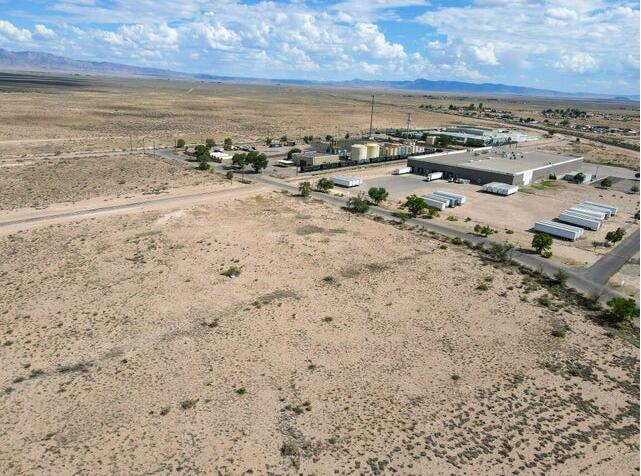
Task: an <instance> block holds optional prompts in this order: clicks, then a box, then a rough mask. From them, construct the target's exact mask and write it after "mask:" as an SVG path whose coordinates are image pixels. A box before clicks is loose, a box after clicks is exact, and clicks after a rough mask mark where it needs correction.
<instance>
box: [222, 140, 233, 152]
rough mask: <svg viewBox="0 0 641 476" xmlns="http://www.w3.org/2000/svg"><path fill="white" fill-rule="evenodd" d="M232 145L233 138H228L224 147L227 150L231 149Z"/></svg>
mask: <svg viewBox="0 0 641 476" xmlns="http://www.w3.org/2000/svg"><path fill="white" fill-rule="evenodd" d="M231 144H232V141H231V138H230V137H226V138H225V141H224V142H223V147H224V148H225V150H229V149H231Z"/></svg>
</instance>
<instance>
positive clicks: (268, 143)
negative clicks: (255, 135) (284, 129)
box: [265, 137, 273, 145]
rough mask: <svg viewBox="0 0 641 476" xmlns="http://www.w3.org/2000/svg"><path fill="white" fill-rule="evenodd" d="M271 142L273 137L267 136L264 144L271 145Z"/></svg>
mask: <svg viewBox="0 0 641 476" xmlns="http://www.w3.org/2000/svg"><path fill="white" fill-rule="evenodd" d="M272 142H273V139H272V138H271V137H268V138H267V139H265V145H271V144H272Z"/></svg>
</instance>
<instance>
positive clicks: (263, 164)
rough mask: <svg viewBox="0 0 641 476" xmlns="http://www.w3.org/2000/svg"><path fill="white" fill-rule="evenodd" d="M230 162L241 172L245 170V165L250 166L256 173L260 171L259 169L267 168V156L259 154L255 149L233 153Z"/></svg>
mask: <svg viewBox="0 0 641 476" xmlns="http://www.w3.org/2000/svg"><path fill="white" fill-rule="evenodd" d="M231 162H232V164H234V165H235V166H236V167H238V168H239V169H240V170H241V171H242V172H244V171H245V167H247V166H251V167H252V168H253V169H254V172H256V173H260V172H261V170H263V169H265V168H267V164H268V162H267V156H266V155H265V154H259V153H258V152H256V151H251V152H247V153H244V152H243V153H240V154H234V156H233V157H232V159H231Z"/></svg>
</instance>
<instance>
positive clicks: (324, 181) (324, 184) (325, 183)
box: [316, 177, 334, 192]
mask: <svg viewBox="0 0 641 476" xmlns="http://www.w3.org/2000/svg"><path fill="white" fill-rule="evenodd" d="M316 188H317V189H318V190H320V191H322V192H327V191H328V190H330V189H332V188H334V182H332V181H331V180H330V179H328V178H327V177H322V178H321V179H320V180H319V181H318V183H316Z"/></svg>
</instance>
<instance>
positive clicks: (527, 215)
mask: <svg viewBox="0 0 641 476" xmlns="http://www.w3.org/2000/svg"><path fill="white" fill-rule="evenodd" d="M398 167H399V165H398V164H395V165H390V166H381V167H370V168H357V169H354V170H350V171H349V172H344V173H345V174H347V175H350V176H354V177H359V178H362V179H363V185H361V186H359V187H354V188H352V189H344V188H340V187H337V188H335V189H333V191H332V193H337V194H343V195H357V194H359V193H367V190H369V188H370V187H384V188H385V189H386V190H387V191H388V192H389V194H390V197H389V200H388V201H387V202H386V203H385V204H384V206H387V207H390V208H398V207H400V205H401V204H402V203H403V202H404V201H405V199H406V197H407V196H408V195H411V194H415V195H419V196H420V195H425V194H427V193H432V192H435V191H437V190H443V191H450V192H454V193H460V194H463V195H465V196H466V197H467V201H466V203H465V204H464V205H462V206H459V207H456V208H446V209H445V210H444V211H443V212H441V214H440V217H438V218H436V219H435V220H437V221H441V222H444V223H447V225H448V226H451V227H453V228H457V229H461V230H464V231H467V232H469V233H473V232H474V226H475V225H477V224H481V225H489V226H490V227H492V228H493V229H494V230H496V231H497V233H496V234H495V235H492V236H493V237H494V238H496V239H498V240H501V241H506V242H509V243H511V244H512V245H514V246H515V247H519V248H524V249H531V243H532V236H533V234H532V232H531V228H532V227H533V226H534V223H535V222H536V221H537V220H540V219H542V218H545V219H554V218H556V217H558V215H559V213H560V212H561V211H563V210H565V209H566V208H570V207H572V206H574V205H576V204H577V203H579V202H580V201H582V200H591V201H596V202H603V203H611V204H613V205H616V206H618V207H619V208H620V212H619V214H618V215H616V216H614V217H612V218H610V219H609V220H607V221H605V222H604V225H603V226H602V227H601V229H599V230H598V231H586V232H585V233H584V235H583V236H582V237H581V238H579V239H578V240H577V241H575V242H569V241H563V240H555V241H554V244H553V247H552V251H553V254H554V258H553V259H557V260H560V261H561V262H564V263H567V264H570V265H572V266H589V265H591V264H593V263H594V262H595V261H596V260H597V259H598V258H599V257H601V256H603V255H604V254H606V253H607V252H609V251H610V250H611V248H606V247H605V246H603V242H604V240H605V235H606V233H607V232H608V231H612V230H615V229H616V228H617V227H624V228H627V230H628V233H630V232H631V231H632V230H633V229H635V228H636V227H638V223H637V222H636V221H635V220H634V214H635V212H636V211H637V210H639V194H638V193H624V192H617V191H607V190H602V189H598V188H595V187H594V186H592V185H575V184H569V183H567V182H565V181H563V180H559V181H556V182H549V181H548V182H545V183H546V184H550V186H541V185H540V184H533V185H532V186H530V187H526V188H525V189H524V190H523V191H521V192H519V193H517V194H515V195H511V196H509V197H502V196H498V195H492V194H488V193H483V192H481V187H480V186H477V185H473V184H469V185H461V184H457V183H448V182H446V181H444V180H436V181H433V182H426V181H425V180H424V178H425V177H422V176H420V175H414V174H407V175H400V176H398V175H391V173H392V171H393V170H394V169H395V168H398ZM334 173H335V174H339V173H343V172H334ZM331 175H332V174H326V176H331ZM318 177H320V174H317V175H316V176H315V178H313V179H311V180H312V182H314V181H315V180H317V178H318ZM303 180H309V178H307V177H301V178H299V179H298V181H299V182H300V181H303ZM552 185H553V186H552ZM449 217H452V218H449ZM467 218H469V220H467ZM466 220H467V221H466Z"/></svg>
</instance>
